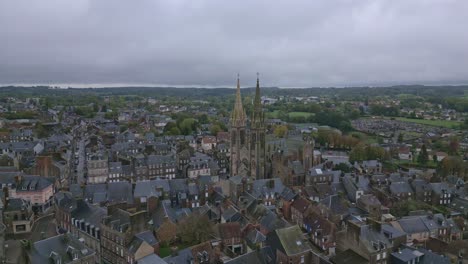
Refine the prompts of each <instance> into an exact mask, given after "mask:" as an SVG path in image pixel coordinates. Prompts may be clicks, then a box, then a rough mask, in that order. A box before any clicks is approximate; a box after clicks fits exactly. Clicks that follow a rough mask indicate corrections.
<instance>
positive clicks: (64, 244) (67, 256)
mask: <svg viewBox="0 0 468 264" xmlns="http://www.w3.org/2000/svg"><path fill="white" fill-rule="evenodd" d="M72 252H73V253H76V254H78V259H82V258H83V257H88V256H90V255H94V254H95V252H94V251H93V250H92V249H90V248H88V247H86V246H85V245H84V243H81V242H80V241H79V240H78V239H77V238H75V237H74V236H73V235H71V234H63V235H58V236H54V237H50V238H47V239H44V240H40V241H37V242H35V243H34V244H33V245H32V249H31V252H30V260H31V263H32V264H35V263H37V264H42V263H50V262H51V260H52V258H58V259H60V260H61V263H71V262H73V257H72ZM54 253H55V254H54Z"/></svg>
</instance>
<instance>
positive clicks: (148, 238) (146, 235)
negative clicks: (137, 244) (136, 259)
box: [135, 230, 158, 246]
mask: <svg viewBox="0 0 468 264" xmlns="http://www.w3.org/2000/svg"><path fill="white" fill-rule="evenodd" d="M135 237H137V238H139V239H141V240H143V241H145V242H146V243H148V244H149V245H150V246H155V245H157V244H158V240H157V239H156V237H154V235H153V233H152V232H151V231H149V230H148V231H145V232H141V233H138V234H136V235H135Z"/></svg>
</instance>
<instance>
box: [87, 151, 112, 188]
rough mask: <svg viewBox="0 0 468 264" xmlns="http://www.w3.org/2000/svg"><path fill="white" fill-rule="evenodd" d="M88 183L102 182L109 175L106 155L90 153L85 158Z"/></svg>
mask: <svg viewBox="0 0 468 264" xmlns="http://www.w3.org/2000/svg"><path fill="white" fill-rule="evenodd" d="M87 168H88V178H87V180H88V183H104V182H106V181H107V177H109V167H108V158H107V156H106V155H104V154H102V153H100V154H97V153H95V154H92V155H91V156H90V157H88V160H87Z"/></svg>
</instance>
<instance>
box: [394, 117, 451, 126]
mask: <svg viewBox="0 0 468 264" xmlns="http://www.w3.org/2000/svg"><path fill="white" fill-rule="evenodd" d="M395 120H399V121H403V122H410V123H416V124H421V125H428V126H436V127H446V128H458V127H459V126H460V122H459V121H451V120H425V119H411V118H405V117H395Z"/></svg>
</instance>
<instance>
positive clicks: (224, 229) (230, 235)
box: [218, 222, 244, 255]
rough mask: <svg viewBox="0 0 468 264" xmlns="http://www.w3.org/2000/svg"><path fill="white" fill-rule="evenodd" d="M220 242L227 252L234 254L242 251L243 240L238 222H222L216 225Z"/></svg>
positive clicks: (239, 253)
mask: <svg viewBox="0 0 468 264" xmlns="http://www.w3.org/2000/svg"><path fill="white" fill-rule="evenodd" d="M218 232H219V236H220V238H221V242H222V243H223V245H224V247H226V248H227V249H228V251H229V252H232V253H234V254H235V255H242V254H243V253H244V242H243V241H244V240H243V237H242V232H241V226H240V223H239V222H231V223H223V224H219V225H218Z"/></svg>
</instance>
